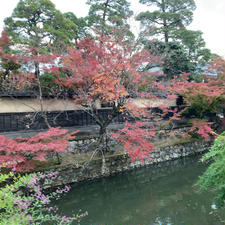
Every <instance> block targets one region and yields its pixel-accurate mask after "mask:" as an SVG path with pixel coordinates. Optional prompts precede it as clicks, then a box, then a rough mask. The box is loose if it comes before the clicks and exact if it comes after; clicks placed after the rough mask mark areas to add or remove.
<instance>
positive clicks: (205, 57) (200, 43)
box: [174, 28, 211, 66]
mask: <svg viewBox="0 0 225 225" xmlns="http://www.w3.org/2000/svg"><path fill="white" fill-rule="evenodd" d="M202 34H203V33H202V32H201V31H199V30H197V31H194V30H187V29H185V28H183V29H180V30H178V31H176V34H175V38H174V40H177V39H178V40H180V41H181V43H182V44H183V46H184V48H185V49H186V52H187V54H188V56H189V57H190V60H191V61H192V62H193V63H195V64H196V65H197V64H198V65H199V66H204V65H206V64H207V63H209V61H210V58H211V52H210V50H209V49H207V48H205V41H204V39H203V37H202Z"/></svg>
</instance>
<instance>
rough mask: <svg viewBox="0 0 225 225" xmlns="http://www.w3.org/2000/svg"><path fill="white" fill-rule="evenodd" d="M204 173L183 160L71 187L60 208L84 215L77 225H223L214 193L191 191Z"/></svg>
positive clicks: (195, 163) (194, 163) (195, 162)
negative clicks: (80, 212) (214, 200)
mask: <svg viewBox="0 0 225 225" xmlns="http://www.w3.org/2000/svg"><path fill="white" fill-rule="evenodd" d="M205 168H206V165H203V164H201V163H199V158H196V157H195V158H185V159H182V160H176V161H172V162H167V163H161V164H159V165H156V166H152V167H149V168H142V169H137V170H135V171H130V172H126V173H123V174H119V175H116V176H114V177H109V178H104V179H99V180H97V181H94V182H86V183H83V184H79V185H74V186H72V190H71V191H70V192H69V193H68V194H67V195H66V196H65V197H63V198H62V199H61V200H60V201H59V202H58V206H59V207H60V210H61V211H62V213H63V214H66V215H68V216H69V215H72V213H76V212H77V211H79V210H80V209H81V210H82V211H83V212H85V211H88V216H87V217H85V218H83V219H82V220H81V225H103V224H104V225H106V224H107V225H110V224H112V225H224V224H225V222H223V220H224V218H225V217H224V213H225V210H224V209H220V210H218V209H216V206H215V204H214V202H213V195H212V193H201V194H200V193H197V192H196V188H193V184H194V183H195V182H196V180H197V178H198V176H199V175H200V174H202V172H203V171H204V170H205Z"/></svg>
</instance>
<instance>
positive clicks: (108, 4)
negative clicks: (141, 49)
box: [87, 0, 133, 38]
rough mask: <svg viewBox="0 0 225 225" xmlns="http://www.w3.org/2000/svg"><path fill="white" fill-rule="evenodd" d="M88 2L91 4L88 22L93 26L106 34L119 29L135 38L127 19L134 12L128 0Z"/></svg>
mask: <svg viewBox="0 0 225 225" xmlns="http://www.w3.org/2000/svg"><path fill="white" fill-rule="evenodd" d="M87 4H88V5H90V9H89V13H88V23H89V25H90V26H91V27H93V28H95V29H97V30H100V31H101V32H103V33H104V34H110V33H112V32H115V31H116V30H117V31H119V32H120V33H123V34H122V35H124V36H125V37H127V38H133V34H132V32H131V31H130V30H129V24H128V21H127V19H128V18H129V17H130V16H131V14H132V11H131V10H130V8H129V7H130V3H129V2H128V1H127V0H87ZM127 28H128V29H127Z"/></svg>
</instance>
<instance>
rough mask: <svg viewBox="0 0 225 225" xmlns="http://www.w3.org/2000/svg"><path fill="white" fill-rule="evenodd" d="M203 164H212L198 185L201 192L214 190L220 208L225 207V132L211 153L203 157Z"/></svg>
mask: <svg viewBox="0 0 225 225" xmlns="http://www.w3.org/2000/svg"><path fill="white" fill-rule="evenodd" d="M202 161H203V162H207V161H210V162H211V164H210V166H209V167H208V168H207V170H206V171H205V172H204V174H203V175H202V176H200V178H199V181H198V182H197V185H198V186H199V187H200V190H201V191H206V190H213V191H214V192H215V194H216V198H215V200H216V204H217V206H218V207H221V206H224V202H225V132H223V133H222V134H220V135H219V136H218V137H217V139H216V140H215V142H214V144H213V146H212V147H211V149H210V151H209V152H208V153H206V154H205V155H204V156H203V157H202Z"/></svg>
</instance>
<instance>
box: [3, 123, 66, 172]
mask: <svg viewBox="0 0 225 225" xmlns="http://www.w3.org/2000/svg"><path fill="white" fill-rule="evenodd" d="M66 134H67V130H65V129H60V128H57V127H56V128H51V129H49V130H48V131H46V132H43V133H39V134H37V135H35V136H33V137H31V138H17V139H15V140H14V139H11V138H7V137H5V136H3V135H0V162H1V165H3V166H4V167H7V168H15V170H23V171H28V170H30V169H32V168H34V166H35V161H46V160H47V158H46V157H47V156H48V155H49V154H50V153H64V152H66V148H67V146H68V145H69V142H68V140H67V138H68V136H67V135H66Z"/></svg>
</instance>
